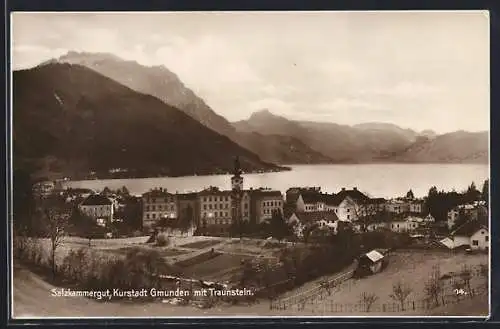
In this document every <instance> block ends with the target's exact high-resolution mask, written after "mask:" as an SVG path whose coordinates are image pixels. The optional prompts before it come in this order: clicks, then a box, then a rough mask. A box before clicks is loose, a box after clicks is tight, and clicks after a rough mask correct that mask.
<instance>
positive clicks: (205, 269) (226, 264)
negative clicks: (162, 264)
mask: <svg viewBox="0 0 500 329" xmlns="http://www.w3.org/2000/svg"><path fill="white" fill-rule="evenodd" d="M251 258H252V257H249V256H240V255H231V254H220V255H218V256H216V257H215V258H212V259H210V260H207V261H205V262H201V263H199V264H196V265H193V266H189V267H187V268H184V269H183V271H184V273H185V275H186V276H188V277H194V278H199V279H216V280H217V281H223V280H224V279H226V278H227V273H226V272H227V271H228V269H231V270H234V271H235V272H238V270H239V269H240V267H241V261H242V260H248V259H251ZM229 272H231V271H229ZM223 274H226V275H223Z"/></svg>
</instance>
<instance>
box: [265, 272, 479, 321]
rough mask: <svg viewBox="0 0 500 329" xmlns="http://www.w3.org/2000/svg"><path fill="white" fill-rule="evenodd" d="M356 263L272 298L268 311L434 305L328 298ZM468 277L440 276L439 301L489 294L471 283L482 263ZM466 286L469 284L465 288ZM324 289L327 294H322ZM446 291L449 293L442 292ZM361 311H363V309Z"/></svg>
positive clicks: (424, 307) (393, 309)
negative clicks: (313, 284)
mask: <svg viewBox="0 0 500 329" xmlns="http://www.w3.org/2000/svg"><path fill="white" fill-rule="evenodd" d="M355 266H356V265H355V264H352V265H351V266H350V267H349V268H348V270H346V271H345V272H344V273H342V274H340V275H338V276H337V277H335V278H334V279H332V280H330V281H327V282H326V283H323V284H321V285H319V286H317V287H314V288H312V289H309V290H307V291H304V292H301V293H299V294H296V295H294V296H290V297H286V298H278V299H275V300H272V301H271V303H270V309H271V310H294V311H298V312H300V311H304V310H306V308H307V307H306V306H308V305H310V306H311V308H310V310H312V312H313V313H316V312H319V313H321V312H322V311H323V312H327V311H328V312H330V313H337V312H340V313H342V312H368V311H377V312H383V313H386V312H403V311H411V310H414V311H415V310H428V309H431V308H433V307H434V306H435V304H436V301H431V300H429V299H423V300H412V301H405V302H403V303H382V304H375V303H373V304H371V305H369V306H368V305H367V304H366V303H361V302H360V303H356V304H346V303H334V301H333V300H328V299H326V298H328V297H329V296H330V295H331V293H332V291H331V290H332V289H334V288H335V287H337V286H338V285H339V284H341V283H342V282H344V281H346V280H349V279H351V278H352V276H353V274H354V271H355ZM468 271H469V275H468V276H469V279H468V284H466V283H464V279H463V274H461V273H451V275H450V274H449V275H447V276H446V275H445V276H442V277H441V278H440V281H441V282H442V284H443V293H442V294H441V296H439V298H438V301H437V303H438V304H443V305H447V304H452V303H457V302H459V301H461V300H463V298H466V297H473V296H475V295H478V294H484V293H486V294H487V293H488V289H487V285H485V284H484V283H477V282H476V284H471V283H472V279H473V278H475V277H483V278H484V277H485V276H484V272H483V271H484V270H483V269H482V268H481V266H473V267H469V268H468ZM455 283H463V285H462V287H461V288H458V286H456V285H455ZM467 285H468V287H467ZM325 292H327V294H325ZM445 292H448V293H447V294H445ZM363 310H364V311H363Z"/></svg>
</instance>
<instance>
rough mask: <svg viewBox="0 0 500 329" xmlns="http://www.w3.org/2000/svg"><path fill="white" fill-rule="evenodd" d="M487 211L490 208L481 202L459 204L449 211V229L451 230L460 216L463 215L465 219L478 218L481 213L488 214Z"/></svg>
mask: <svg viewBox="0 0 500 329" xmlns="http://www.w3.org/2000/svg"><path fill="white" fill-rule="evenodd" d="M487 213H488V209H487V208H486V206H485V205H484V204H483V203H481V202H475V203H471V204H463V205H459V206H457V207H455V208H453V209H451V210H450V211H448V215H447V224H448V229H449V230H451V229H453V228H454V227H455V225H456V223H457V220H458V219H459V218H460V216H463V218H464V219H471V220H477V219H478V218H479V217H481V215H486V216H487Z"/></svg>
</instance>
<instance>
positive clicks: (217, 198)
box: [198, 187, 232, 233]
mask: <svg viewBox="0 0 500 329" xmlns="http://www.w3.org/2000/svg"><path fill="white" fill-rule="evenodd" d="M198 203H199V205H200V225H201V226H202V227H204V228H205V229H206V230H208V231H210V232H212V233H226V232H228V231H229V227H230V226H231V224H232V213H231V191H229V190H224V191H223V190H219V189H218V188H216V187H209V188H207V189H205V190H203V191H201V192H200V193H198Z"/></svg>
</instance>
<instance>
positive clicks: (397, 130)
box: [352, 122, 419, 141]
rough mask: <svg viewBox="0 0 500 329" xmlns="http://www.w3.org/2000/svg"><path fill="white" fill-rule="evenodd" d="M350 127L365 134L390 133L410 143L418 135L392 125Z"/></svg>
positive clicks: (371, 124)
mask: <svg viewBox="0 0 500 329" xmlns="http://www.w3.org/2000/svg"><path fill="white" fill-rule="evenodd" d="M352 127H353V128H357V129H360V130H363V131H365V132H372V133H377V132H379V133H381V134H383V133H384V132H385V133H389V132H390V133H393V134H396V135H399V136H401V137H403V138H405V139H408V140H410V141H415V139H416V137H417V136H418V135H419V134H417V133H416V132H415V131H414V130H411V129H403V128H401V127H399V126H397V125H395V124H392V123H381V122H369V123H361V124H357V125H354V126H352Z"/></svg>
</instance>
